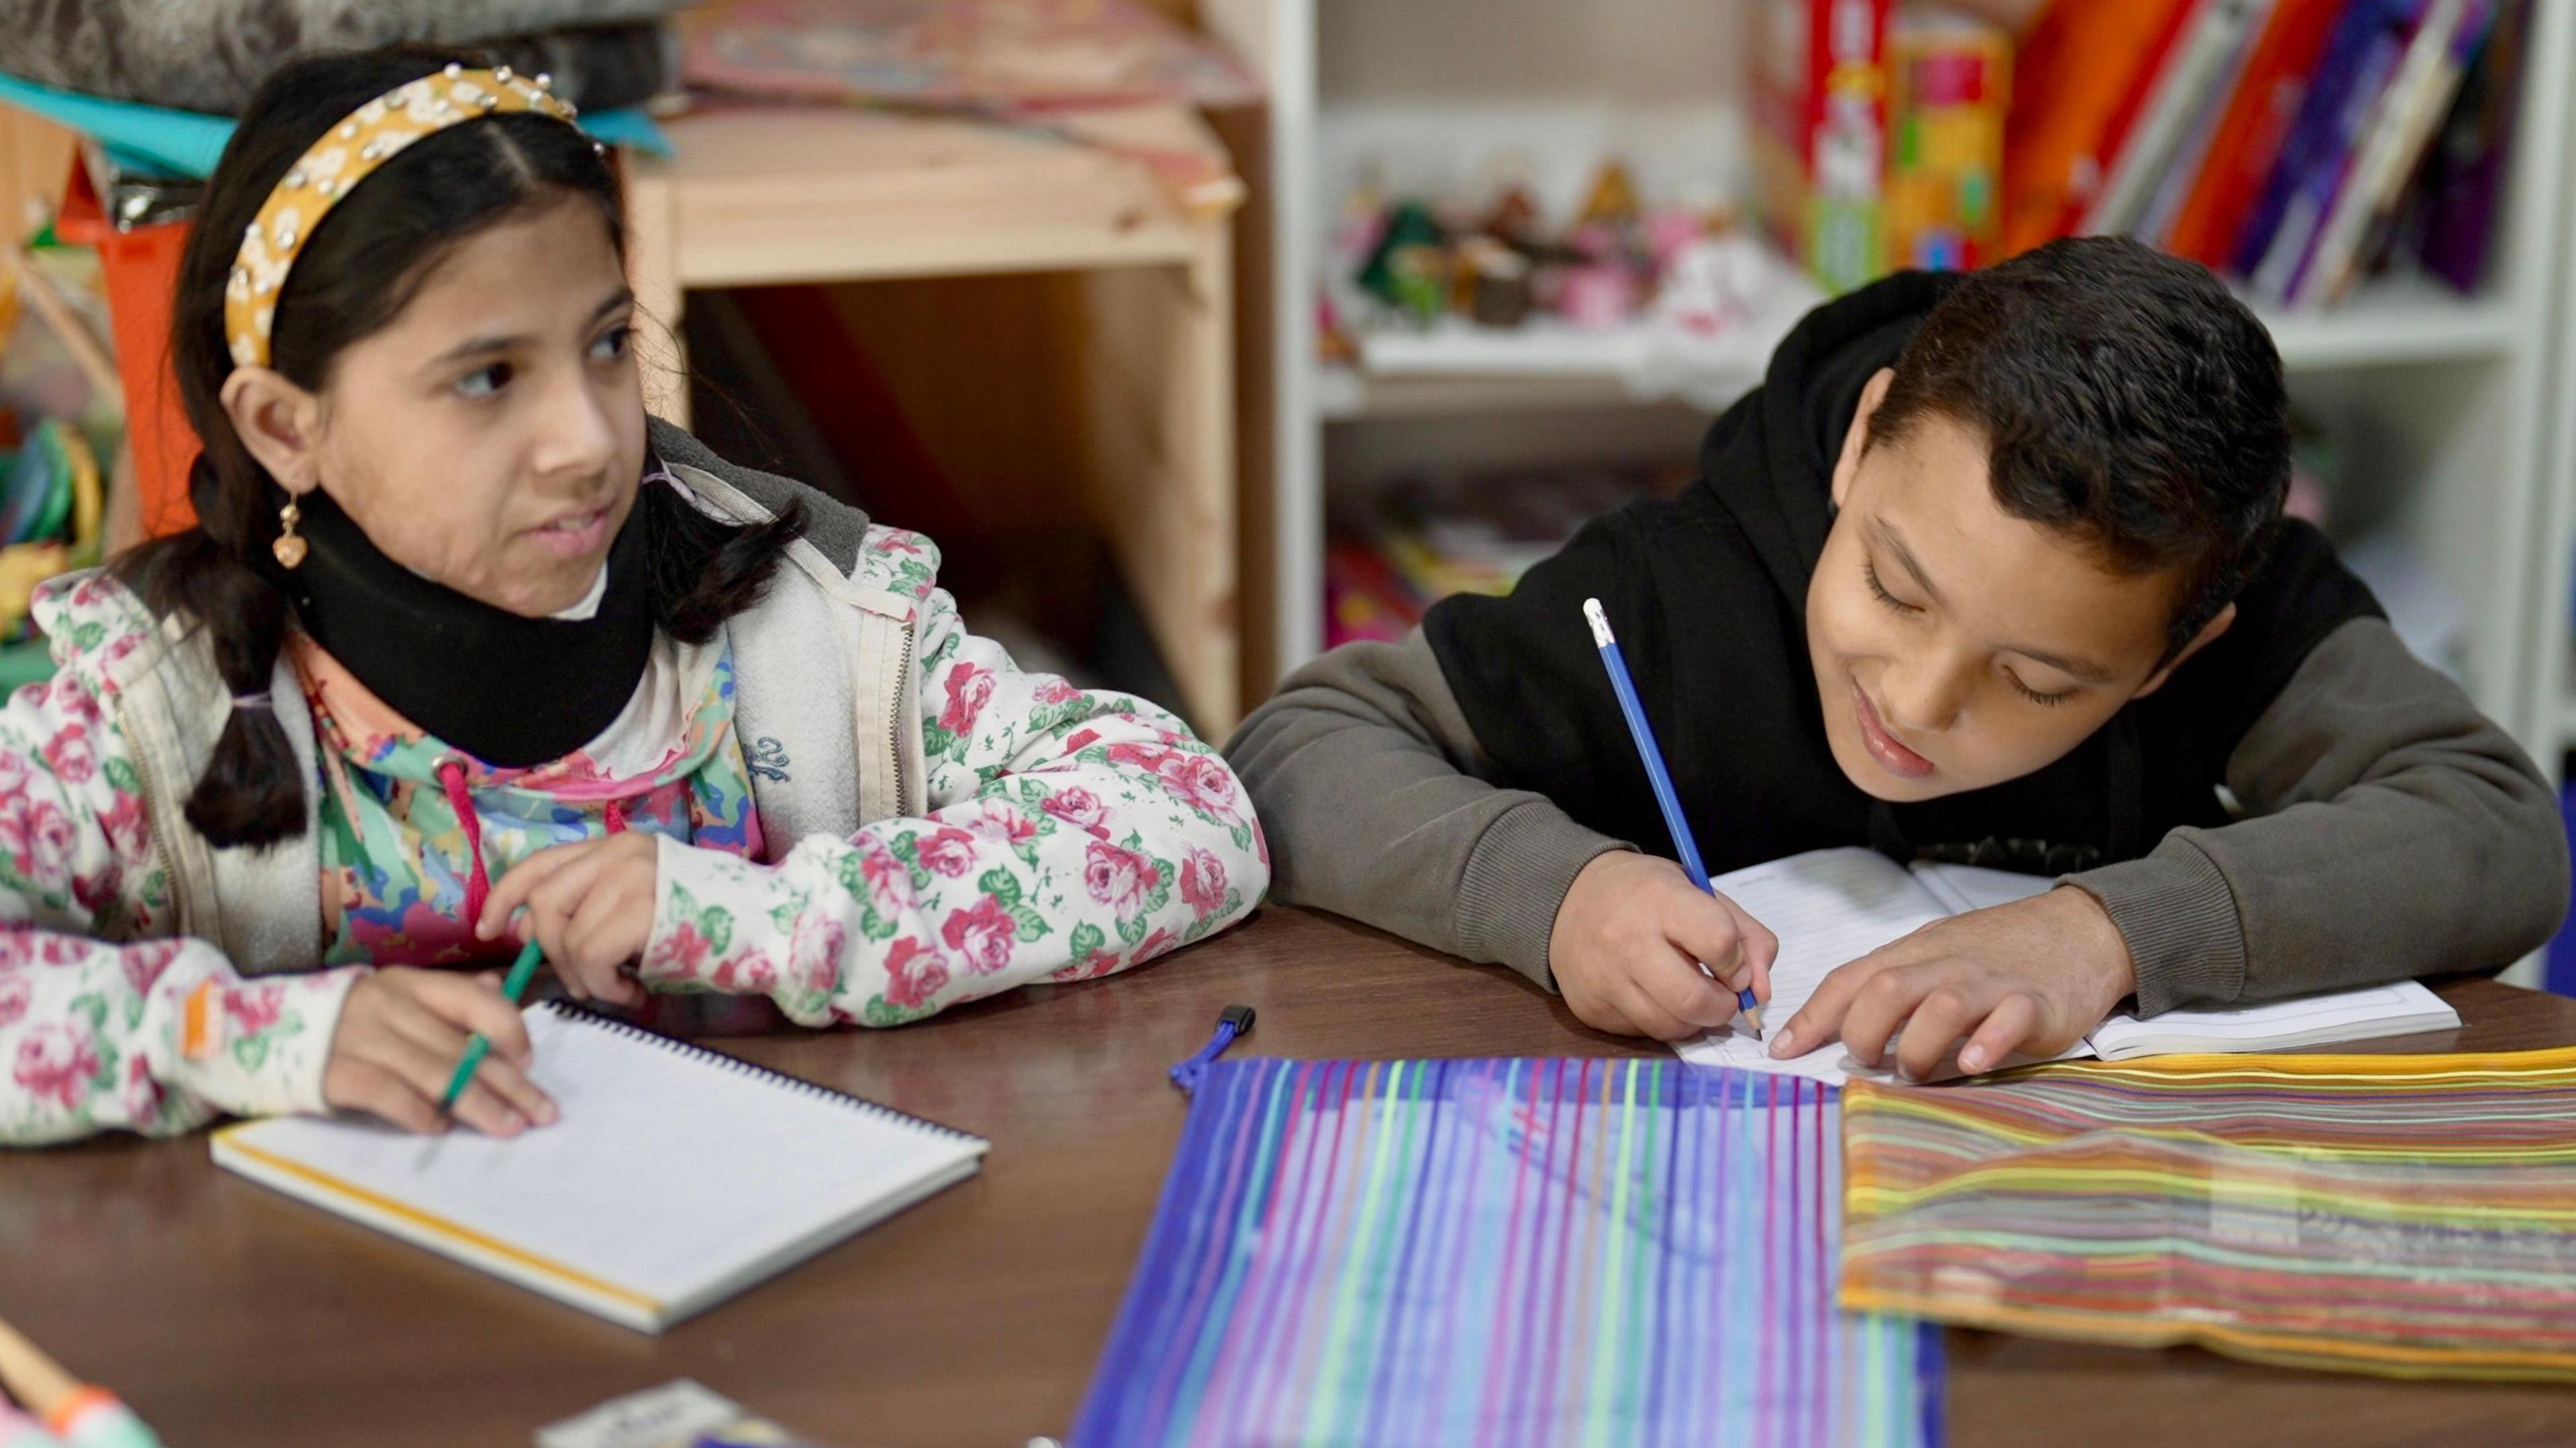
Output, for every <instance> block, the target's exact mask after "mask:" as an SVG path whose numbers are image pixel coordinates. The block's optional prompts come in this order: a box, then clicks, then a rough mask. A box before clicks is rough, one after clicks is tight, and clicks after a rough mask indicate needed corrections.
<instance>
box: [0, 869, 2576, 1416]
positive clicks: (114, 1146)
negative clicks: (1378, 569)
mask: <svg viewBox="0 0 2576 1448" xmlns="http://www.w3.org/2000/svg"><path fill="white" fill-rule="evenodd" d="M2442 989H2443V994H2444V995H2445V996H2446V997H2447V998H2449V999H2450V1000H2451V1001H2452V1003H2453V1004H2455V1005H2457V1006H2458V1007H2459V1009H2460V1013H2461V1015H2462V1016H2463V1017H2464V1018H2465V1020H2466V1021H2467V1024H2466V1026H2465V1027H2464V1028H2463V1029H2461V1030H2459V1031H2456V1032H2444V1033H2441V1034H2438V1035H2432V1036H2418V1037H2412V1038H2408V1039H2404V1040H2396V1041H2389V1042H2384V1043H2381V1046H2382V1048H2384V1049H2392V1050H2393V1049H2407V1050H2455V1049H2457V1050H2493V1049H2513V1048H2520V1047H2534V1046H2543V1045H2555V1044H2565V1043H2570V1042H2576V1001H2569V1000H2565V999H2561V998H2559V997H2555V996H2546V995H2541V994H2538V993H2535V992H2529V991H2523V990H2517V989H2515V988H2513V987H2510V986H2503V985H2498V984H2495V983H2493V982H2489V981H2482V980H2472V981H2465V982H2460V983H2455V984H2451V985H2447V986H2444V987H2443V988H2442ZM1238 1001H1239V1002H1243V1003H1245V1004H1249V1005H1252V1006H1254V1007H1256V1008H1257V1009H1258V1010H1259V1012H1260V1021H1259V1024H1258V1026H1257V1027H1256V1029H1255V1032H1254V1034H1253V1036H1252V1037H1251V1039H1250V1041H1249V1042H1248V1045H1247V1047H1239V1048H1238V1049H1247V1048H1248V1049H1250V1050H1254V1051H1259V1052H1263V1053H1267V1054H1272V1055H1284V1056H1338V1055H1349V1056H1380V1057H1392V1056H1442V1055H1537V1054H1587V1055H1634V1054H1638V1053H1640V1052H1647V1051H1651V1050H1656V1049H1660V1048H1656V1047H1653V1046H1652V1044H1651V1043H1637V1042H1629V1041H1623V1040H1617V1039H1613V1038H1610V1037H1606V1036H1602V1035H1599V1034H1596V1033H1594V1032H1592V1031H1589V1030H1586V1029H1584V1028H1583V1027H1581V1026H1579V1025H1577V1024H1576V1023H1575V1022H1574V1020H1573V1018H1572V1017H1571V1016H1569V1015H1567V1014H1566V1012H1565V1010H1564V1008H1563V1007H1562V1006H1561V1005H1560V1004H1559V1003H1557V1002H1556V1001H1554V1000H1552V999H1550V998H1548V997H1546V996H1544V995H1541V994H1540V993H1539V992H1537V991H1535V990H1533V989H1532V988H1530V987H1529V986H1527V985H1526V984H1524V983H1522V982H1521V981H1520V979H1519V978H1518V977H1516V976H1513V975H1511V974H1509V973H1508V972H1504V971H1499V970H1478V969H1472V968H1466V967H1460V966H1457V965H1454V964H1451V963H1448V962H1446V961H1445V960H1444V959H1443V958H1441V957H1438V956H1434V955H1431V954H1428V953H1427V952H1423V951H1420V950H1416V949H1414V948H1412V947H1410V946H1406V945H1403V944H1400V943H1398V942H1395V941H1393V940H1390V939H1389V938H1387V937H1385V936H1382V935H1379V934H1377V933H1375V932H1373V931H1369V930H1366V929H1363V928H1361V927H1358V926H1354V925H1350V924H1347V923H1345V922H1342V921H1339V920H1335V919H1332V918H1331V917H1327V916H1319V915H1311V914H1307V913H1304V912H1300V911H1294V910H1282V909H1270V910H1266V911H1264V912H1263V914H1262V917H1261V918H1260V919H1258V920H1256V921H1255V922H1253V923H1252V924H1251V925H1249V926H1247V927H1245V928H1244V929H1242V930H1239V931H1237V932H1235V933H1234V934H1232V935H1229V936H1225V937H1221V938H1219V939H1218V940H1215V941H1212V942H1210V943H1208V944H1206V945H1204V946H1201V947H1199V948H1197V949H1195V950H1192V951H1189V952H1186V953H1184V954H1181V955H1178V956H1175V957H1172V958H1170V959H1168V960H1165V961H1161V962H1158V963H1157V964H1155V965H1152V966H1150V967H1148V968H1146V969H1145V970H1143V971H1141V972H1138V973H1137V974H1135V975H1132V976H1127V977H1122V978H1120V979H1116V980H1111V981H1103V982H1094V983H1089V984H1084V985H1078V986H1068V987H1061V988H1051V989H1039V990H1033V991H1027V992H1023V993H1021V994H1018V995H1015V996H1012V997H1009V998H1007V999H1003V1000H998V1001H992V1002H988V1003H985V1004H983V1005H980V1006H974V1007H969V1008H967V1009H964V1010H960V1011H956V1012H953V1013H951V1014H950V1015H948V1016H946V1017H943V1018H941V1019H940V1020H939V1021H937V1022H934V1023H932V1024H929V1025H926V1026H920V1027H914V1028H911V1029H906V1030H900V1031H888V1032H866V1033H861V1032H833V1033H824V1034H796V1035H782V1036H764V1037H756V1038H744V1039H738V1040H733V1041H728V1042H725V1043H723V1045H724V1048H725V1049H728V1050H732V1051H734V1052H736V1053H738V1054H740V1055H743V1056H747V1057H750V1058H752V1059H755V1060H758V1061H760V1062H763V1063H765V1064H767V1065H770V1066H773V1067H776V1068H778V1069H780V1070H784V1071H790V1072H793V1073H795V1074H797V1075H800V1076H804V1077H808V1078H811V1079H813V1080H816V1081H823V1082H828V1083H830V1084H831V1085H834V1086H838V1087H841V1088H843V1089H846V1090H850V1091H855V1092H858V1093H861V1094H863V1095H866V1096H870V1097H874V1098H876V1099H878V1100H882V1101H885V1102H888V1103H890V1104H892V1105H895V1106H898V1107H901V1108H902V1109H904V1110H907V1111H912V1112H917V1113H919V1114H922V1115H924V1116H928V1117H931V1118H933V1119H935V1120H939V1121H943V1122H946V1123H948V1124H951V1125H954V1126H959V1127H963V1128H965V1129H967V1130H969V1131H974V1132H979V1133H981V1134H983V1135H985V1136H988V1137H990V1138H992V1141H993V1153H992V1156H991V1158H990V1159H989V1160H988V1162H987V1163H986V1166H985V1169H984V1172H983V1174H982V1175H981V1176H979V1177H977V1178H975V1179H974V1180H972V1181H970V1182H968V1183H967V1184H965V1185H963V1186H961V1187H958V1188H956V1189H954V1190H952V1191H949V1192H947V1193H945V1194H944V1195H941V1196H938V1197H935V1198H933V1199H932V1200H930V1201H929V1202H927V1203H925V1204H923V1205H921V1206H919V1207H916V1208H914V1209H913V1210H911V1211H910V1212H907V1213H905V1214H904V1215H902V1216H901V1217H898V1218H896V1219H895V1220H893V1221H891V1222H888V1223H886V1224H884V1225H882V1226H879V1227H877V1228H876V1229H874V1230H872V1231H870V1232H868V1233H866V1234H864V1235H863V1236H860V1237H858V1238H857V1239H855V1240H853V1241H850V1242H848V1243H845V1244H843V1245H842V1246H840V1247H838V1248H835V1249H834V1250H832V1251H830V1252H827V1253H825V1254H824V1255H823V1256H821V1257H819V1258H816V1259H815V1260H813V1261H812V1262H809V1263H807V1264H806V1265H805V1266H803V1267H801V1268H798V1269H795V1270H794V1271H791V1272H789V1273H788V1274H786V1275H785V1276H783V1277H780V1278H778V1279H776V1280H774V1281H772V1282H770V1283H768V1284H767V1285H765V1286H761V1287H757V1288H754V1289H753V1290H752V1291H751V1292H749V1293H747V1294H746V1295H744V1296H742V1297H740V1298H737V1299H735V1300H734V1301H732V1302H730V1303H727V1304H725V1305H723V1306H720V1307H718V1308H716V1309H714V1310H713V1311H711V1312H709V1313H707V1314H705V1315H704V1316H701V1317H698V1318H696V1319H693V1320H691V1321H689V1322H686V1323H683V1324H681V1325H680V1326H678V1327H677V1328H675V1329H673V1330H672V1331H671V1332H670V1333H668V1334H667V1335H665V1336H663V1337H660V1338H649V1337H644V1336H640V1335H638V1334H635V1333H632V1332H628V1331H626V1330H624V1329H622V1328H617V1327H612V1326H609V1325H608V1324H606V1323H602V1322H598V1321H595V1320H593V1319H591V1318H589V1317H587V1316H584V1315H582V1314H580V1313H577V1312H575V1311H573V1310H571V1309H569V1308H565V1307H560V1306H558V1305H556V1304H554V1303H552V1302H550V1301H547V1300H545V1299H542V1298H539V1297H536V1296H533V1295H531V1294H528V1293H526V1292H523V1291H520V1290H519V1289H516V1288H513V1287H509V1286H505V1285H503V1284H501V1283H499V1282H497V1281H494V1280H492V1279H490V1278H487V1277H484V1276H482V1275H481V1274H479V1273H475V1272H472V1271H469V1270H466V1269H464V1268H461V1267H458V1266H455V1265H453V1264H451V1263H448V1262H446V1261H444V1260H441V1259H439V1258H436V1257H432V1256H430V1255H428V1254H427V1253H424V1252H420V1251H418V1250H416V1249H414V1248H411V1247H407V1246H404V1245H402V1244H400V1243H397V1242H394V1241H392V1240H390V1239H387V1238H384V1237H380V1236H378V1235H376V1234H375V1233H373V1232H370V1231H368V1230H366V1229H365V1228H362V1227H357V1226H353V1225H350V1224H348V1223H344V1222H342V1221H340V1220H339V1219H338V1218H335V1217H331V1216H328V1215H325V1214H323V1213H321V1212H318V1211H315V1210H313V1209H311V1208H308V1207H305V1206H302V1205H300V1204H298V1203H295V1202H292V1201H289V1200H287V1199H285V1198H282V1197H279V1196H276V1195H274V1194H272V1193H270V1192H268V1191H266V1190H264V1189H262V1188H260V1187H257V1186H254V1185H252V1184H251V1183H249V1182H246V1181H243V1180H241V1179H239V1178H236V1177H232V1176H229V1175H226V1174H221V1173H218V1172H216V1171H215V1170H214V1168H213V1166H212V1165H211V1164H210V1163H209V1161H208V1159H207V1155H206V1146H205V1142H204V1140H203V1139H202V1138H201V1137H195V1138H189V1139H185V1140H180V1141H175V1142H160V1143H146V1142H140V1141H134V1140H130V1139H128V1140H112V1141H99V1142H94V1143H89V1144H85V1145H81V1146H77V1147H72V1148H66V1149H59V1150H54V1151H47V1152H32V1153H18V1154H8V1155H0V1317H6V1318H8V1319H9V1320H10V1321H12V1322H15V1323H17V1324H18V1325H20V1326H21V1327H23V1328H24V1329H25V1330H26V1331H27V1332H28V1333H29V1334H30V1335H31V1336H33V1337H34V1338H35V1339H36V1340H37V1341H38V1342H40V1343H43V1344H45V1345H47V1346H48V1347H50V1348H51V1349H53V1350H54V1351H55V1352H56V1353H57V1354H58V1355H59V1356H60V1357H62V1358H63V1359H64V1361H65V1362H66V1363H67V1364H68V1365H69V1366H71V1367H72V1368H73V1369H74V1370H75V1371H78V1372H84V1373H87V1374H90V1375H92V1376H94V1377H96V1378H98V1379H100V1380H102V1381H104V1382H107V1383H109V1384H111V1385H113V1386H114V1387H116V1388H117V1389H118V1390H119V1391H120V1392H122V1393H124V1394H125V1395H126V1396H127V1397H128V1398H129V1399H130V1400H131V1401H133V1402H134V1403H135V1404H136V1405H137V1406H138V1407H139V1408H140V1409H141V1410H142V1411H143V1412H144V1413H145V1414H146V1415H147V1416H148V1417H149V1418H150V1419H151V1420H152V1421H153V1422H154V1423H155V1424H156V1425H157V1426H158V1427H159V1428H160V1429H161V1430H162V1432H163V1433H164V1434H165V1435H166V1436H167V1438H168V1440H169V1441H170V1443H171V1444H172V1445H173V1448H215V1445H222V1444H234V1443H239V1444H259V1445H264V1448H289V1445H296V1444H328V1445H332V1448H341V1445H349V1444H359V1443H364V1444H369V1445H380V1448H399V1445H413V1444H417V1445H424V1448H426V1445H438V1448H452V1445H457V1444H487V1443H488V1444H525V1443H527V1442H528V1441H529V1435H530V1433H531V1431H532V1430H533V1429H534V1428H535V1427H537V1426H539V1425H541V1424H544V1423H547V1422H551V1421H553V1420H555V1419H557V1418H561V1417H565V1416H568V1415H570V1414H572V1413H575V1412H578V1411H580V1410H582V1409H584V1408H587V1407H589V1406H591V1405H592V1404H595V1403H598V1402H600V1401H601V1400H603V1399H606V1398H610V1397H614V1396H616V1395H618V1394H621V1393H626V1392H630V1391H633V1390H635V1389H637V1388H642V1387H647V1386H651V1385H653V1384H657V1383H661V1382H664V1381H667V1380H669V1379H671V1378H675V1377H681V1376H688V1377H694V1378H696V1379H698V1380H699V1381H701V1382H704V1383H706V1384H708V1385H709V1386H711V1387H714V1388H716V1389H717V1390H718V1391H721V1392H724V1393H727V1394H729V1395H732V1396H734V1397H735V1398H737V1399H739V1400H740V1401H742V1402H744V1403H747V1404H749V1405H752V1406H754V1407H756V1408H758V1409H759V1410H761V1411H763V1412H765V1413H767V1414H769V1415H770V1416H772V1417H774V1418H777V1419H778V1420H779V1421H781V1422H783V1423H786V1424H788V1425H789V1426H791V1427H794V1428H797V1429H799V1430H801V1431H803V1432H806V1433H809V1434H813V1435H816V1436H818V1437H819V1438H821V1439H823V1440H825V1441H828V1442H832V1443H836V1444H845V1445H853V1448H857V1445H877V1444H903V1445H937V1444H959V1445H965V1444H973V1445H979V1448H992V1445H1007V1448H1018V1445H1020V1444H1023V1443H1025V1442H1026V1440H1027V1439H1029V1438H1030V1437H1032V1436H1033V1435H1037V1434H1045V1433H1061V1432H1063V1431H1064V1430H1065V1428H1066V1427H1067V1426H1068V1425H1069V1423H1070V1422H1071V1419H1072V1417H1073V1414H1074V1411H1075V1409H1076V1407H1077V1405H1078V1404H1079V1403H1080V1401H1081V1397H1082V1393H1083V1389H1084V1387H1085V1385H1086V1384H1087V1383H1088V1381H1089V1379H1090V1375H1091V1368H1092V1363H1093V1359H1094V1357H1095V1355H1096V1354H1097V1353H1098V1351H1099V1347H1100V1343H1101V1340H1102V1338H1103V1337H1104V1336H1105V1335H1106V1333H1107V1330H1108V1327H1109V1323H1110V1319H1111V1317H1112V1316H1113V1315H1114V1314H1115V1312H1116V1311H1117V1307H1118V1300H1119V1296H1120V1293H1121V1292H1122V1291H1123V1289H1124V1288H1125V1286H1126V1282H1127V1273H1128V1269H1129V1267H1130V1266H1131V1265H1132V1263H1133V1262H1134V1260H1135V1256H1136V1252H1137V1249H1138V1248H1139V1246H1140V1245H1141V1244H1142V1243H1143V1240H1144V1235H1145V1227H1146V1223H1147V1222H1148V1220H1149V1219H1150V1218H1151V1216H1152V1214H1153V1209H1154V1201H1155V1197H1156V1194H1157V1192H1158V1191H1159V1190H1160V1188H1161V1185H1162V1180H1163V1173H1164V1169H1165V1166H1166V1165H1167V1163H1168V1161H1169V1159H1170V1155H1171V1151H1172V1148H1173V1145H1174V1143H1175V1142H1176V1141H1177V1140H1178V1138H1179V1133H1180V1127H1181V1117H1182V1111H1183V1100H1182V1097H1181V1095H1180V1093H1179V1092H1177V1091H1175V1090H1174V1089H1173V1088H1172V1087H1171V1085H1170V1083H1169V1082H1167V1081H1166V1080H1165V1079H1164V1075H1163V1073H1164V1070H1165V1068H1166V1067H1168V1066H1169V1065H1170V1064H1171V1063H1172V1062H1174V1061H1177V1060H1179V1059H1181V1058H1182V1057H1184V1056H1186V1055H1188V1054H1189V1053H1190V1052H1192V1051H1193V1050H1195V1049H1197V1048H1198V1047H1199V1046H1200V1045H1201V1044H1202V1043H1203V1042H1204V1041H1205V1040H1206V1038H1207V1035H1208V1031H1209V1029H1210V1027H1211V1026H1212V1025H1213V1024H1214V1023H1215V1019H1216V1014H1217V1012H1218V1010H1219V1009H1220V1008H1222V1007H1223V1006H1225V1005H1227V1004H1229V1003H1233V1002H1238ZM675 1169H681V1170H685V1163H675ZM635 1210H636V1211H638V1212H639V1213H648V1214H649V1213H650V1212H651V1211H652V1204H651V1203H650V1202H639V1203H637V1204H636V1207H635ZM1950 1342H1951V1357H1950V1373H1949V1383H1948V1388H1947V1394H1948V1402H1949V1416H1950V1441H1951V1442H1952V1443H1953V1444H1955V1445H1958V1448H1986V1445H2020V1444H2028V1445H2032V1448H2042V1445H2045V1448H2058V1445H2060V1444H2062V1443H2064V1442H2065V1441H2067V1439H2068V1438H2069V1437H2070V1436H2076V1437H2086V1438H2092V1437H2099V1436H2102V1435H2108V1436H2109V1437H2110V1438H2111V1439H2112V1440H2114V1441H2117V1442H2120V1443H2122V1444H2124V1445H2154V1444H2176V1445H2184V1444H2187V1445H2191V1448H2209V1445H2219V1444H2228V1443H2246V1444H2254V1443H2265V1444H2269V1443H2279V1442H2287V1441H2297V1442H2315V1443H2332V1444H2335V1445H2336V1448H2368V1445H2375V1444H2389V1445H2398V1444H2410V1445H2411V1444H2423V1443H2476V1444H2479V1445H2481V1448H2505V1445H2513V1444H2533V1445H2541V1444H2547V1445H2553V1448H2557V1445H2565V1444H2568V1443H2571V1442H2576V1392H2566V1391H2559V1390H2553V1389H2547V1388H2537V1387H2491V1386H2472V1385H2464V1384H2398V1383H2390V1382H2383V1381H2379V1380H2376V1379H2371V1378H2363V1377H2351V1376H2341V1375H2331V1374H2324V1373H2308V1372H2291V1371H2285V1370H2281V1369H2275V1368H2262V1367H2254V1366H2249V1365H2246V1364H2242V1363H2235V1362H2230V1361H2227V1360H2224V1359H2221V1358H2216V1357H2212V1356H2210V1355H2207V1354H2204V1353H2200V1352H2196V1351H2189V1350H2173V1351H2164V1352H2142V1351H2133V1350H2127V1349H2118V1348H2107V1347H2086V1346H2074V1345H2068V1344H2062V1343H2049V1342H2040V1341H2035V1340H2029V1339H2020V1338H2007V1337H1997V1336H1990V1335H1987V1334H1982V1333H1969V1332H1959V1333H1953V1334H1952V1335H1951V1339H1950Z"/></svg>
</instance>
